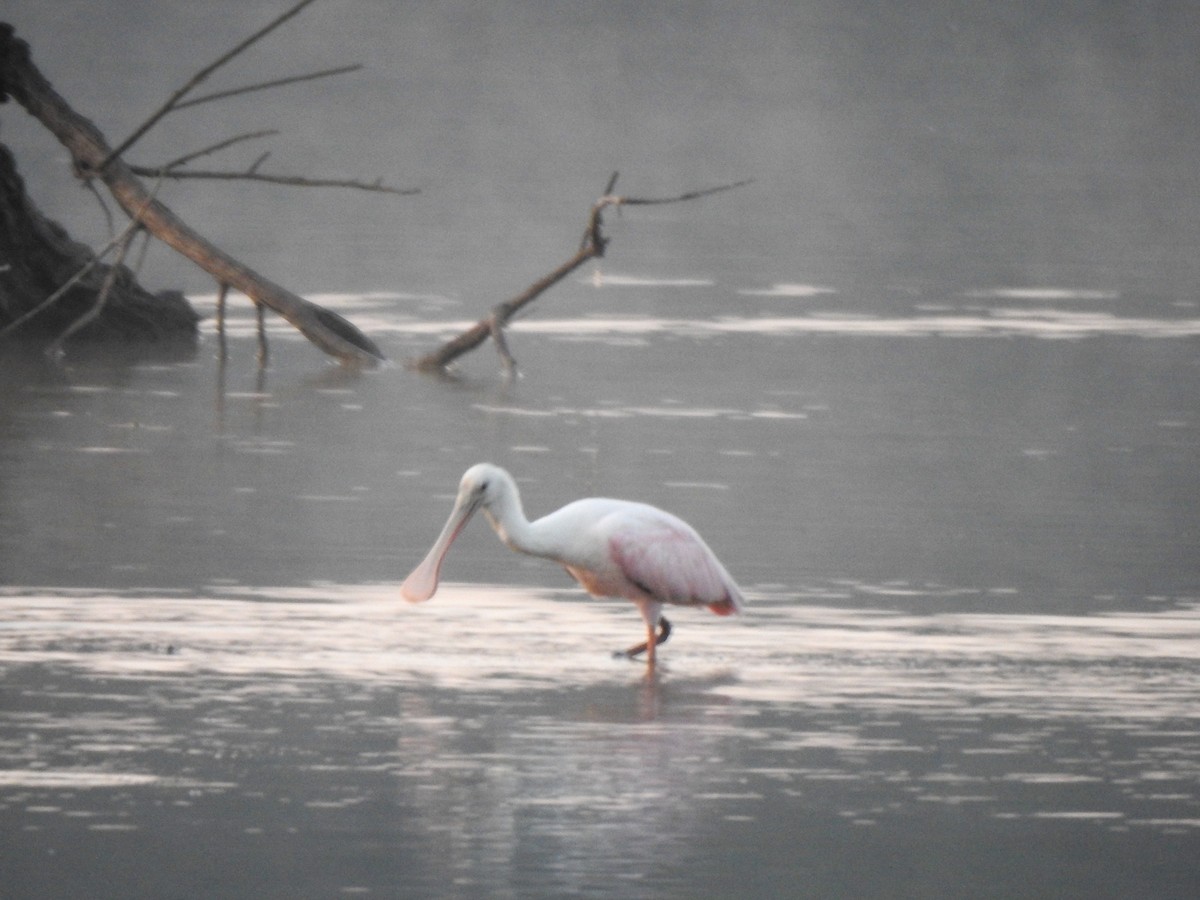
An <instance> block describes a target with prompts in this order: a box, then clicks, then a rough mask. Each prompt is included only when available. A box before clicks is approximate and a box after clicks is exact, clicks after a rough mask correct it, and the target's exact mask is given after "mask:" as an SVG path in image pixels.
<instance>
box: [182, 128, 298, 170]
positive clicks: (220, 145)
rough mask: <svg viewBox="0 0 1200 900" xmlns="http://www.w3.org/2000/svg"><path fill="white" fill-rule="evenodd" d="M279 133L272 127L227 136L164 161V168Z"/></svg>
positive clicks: (183, 164) (183, 163)
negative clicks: (184, 154)
mask: <svg viewBox="0 0 1200 900" xmlns="http://www.w3.org/2000/svg"><path fill="white" fill-rule="evenodd" d="M277 134H279V132H278V131H276V130H275V129H273V128H270V129H267V130H265V131H248V132H246V133H245V134H238V135H234V136H233V137H231V138H226V139H225V140H223V141H218V142H217V143H215V144H211V145H209V146H207V147H202V148H201V149H199V150H196V151H193V152H192V153H189V154H187V155H186V156H181V157H179V158H178V159H173V160H171V161H170V162H169V163H164V164H163V166H162V168H164V169H175V168H178V167H179V166H186V165H187V164H188V163H190V162H191V161H192V160H193V159H199V158H200V157H201V156H209V155H210V154H213V153H216V152H217V151H218V150H224V149H225V148H226V147H232V146H233V145H234V144H240V143H242V142H243V141H255V140H258V139H259V138H265V137H275V136H276V135H277Z"/></svg>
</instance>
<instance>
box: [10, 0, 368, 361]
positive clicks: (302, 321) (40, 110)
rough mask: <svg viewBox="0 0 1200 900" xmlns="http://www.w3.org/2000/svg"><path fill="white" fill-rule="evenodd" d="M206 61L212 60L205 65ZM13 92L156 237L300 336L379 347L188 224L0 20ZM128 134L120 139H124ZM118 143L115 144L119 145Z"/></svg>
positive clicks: (331, 345)
mask: <svg viewBox="0 0 1200 900" xmlns="http://www.w3.org/2000/svg"><path fill="white" fill-rule="evenodd" d="M210 68H211V67H210ZM8 97H11V98H13V99H15V100H16V101H17V102H18V103H20V104H21V106H23V107H24V108H25V110H26V111H27V112H29V114H30V115H32V116H33V117H34V118H36V119H37V120H38V121H39V122H41V123H42V125H44V126H45V127H46V128H47V129H48V130H49V131H50V132H51V133H52V134H53V135H54V136H55V137H56V138H57V139H58V140H59V141H60V142H61V143H62V144H63V146H64V147H66V148H67V150H68V151H69V152H70V153H71V159H72V162H73V164H74V167H75V171H76V173H77V174H78V175H79V176H80V177H82V178H85V179H99V180H100V181H101V182H102V183H103V184H104V185H105V186H106V187H107V188H108V190H109V192H110V193H111V194H112V196H113V197H114V198H115V199H116V201H117V203H118V204H120V206H121V208H122V209H123V210H124V211H125V213H126V214H127V215H128V216H130V218H131V219H135V220H136V221H137V222H139V223H140V225H141V227H142V228H143V229H145V230H146V231H147V232H149V233H150V234H151V235H153V236H154V237H155V238H157V239H158V240H160V241H162V242H163V243H165V244H167V245H168V246H169V247H171V248H173V249H174V250H176V251H178V252H179V253H180V254H182V255H183V256H185V257H186V258H188V259H190V260H191V261H192V262H194V263H195V264H196V265H198V266H199V267H200V268H202V269H204V270H205V271H206V272H208V273H210V274H211V275H212V276H213V277H214V278H215V279H216V280H217V282H218V284H222V285H228V286H229V287H232V288H234V289H236V290H238V291H241V292H242V293H244V294H245V295H246V296H248V297H250V299H251V300H253V301H254V302H255V303H256V304H261V305H262V306H266V307H267V308H269V309H271V310H273V311H274V312H276V313H278V314H279V315H281V316H282V317H283V318H284V319H286V320H287V321H288V322H289V323H291V324H292V325H293V326H294V327H295V328H296V329H297V330H298V331H300V332H301V333H302V334H303V335H304V336H305V337H307V338H308V339H309V340H310V341H312V342H313V343H314V344H316V345H317V346H318V347H319V348H321V349H322V350H324V351H325V352H326V353H328V354H330V355H331V356H334V357H336V358H337V359H338V360H340V361H341V362H343V363H345V364H350V365H364V364H367V365H369V364H372V363H374V362H376V361H378V360H380V359H382V358H383V355H382V354H381V353H380V351H379V348H378V347H376V346H375V344H374V343H373V342H372V341H371V340H370V339H369V338H367V337H366V336H365V335H363V334H362V333H361V332H360V331H359V330H358V329H357V328H355V327H354V326H353V325H352V324H350V322H348V321H346V320H345V319H344V318H342V317H341V316H339V315H338V314H336V313H334V312H331V311H329V310H326V309H324V308H322V307H320V306H318V305H316V304H315V303H311V302H309V301H307V300H305V299H304V298H302V297H299V296H297V295H296V294H293V293H292V292H291V291H288V290H286V289H285V288H283V287H281V286H279V285H277V284H275V283H274V282H272V281H270V280H268V279H267V278H265V277H263V276H262V275H260V274H259V273H257V272H255V271H254V270H252V269H251V268H249V267H248V266H246V265H244V264H242V263H241V262H239V261H238V260H237V259H235V258H234V257H232V256H230V255H229V254H228V253H225V252H224V251H222V250H220V249H218V248H217V247H215V246H214V245H213V244H212V243H210V242H209V241H208V240H207V239H205V238H204V237H202V236H201V235H199V234H198V233H197V232H195V231H193V230H192V229H191V228H190V227H189V226H188V225H187V224H186V223H185V222H184V221H183V220H182V219H180V218H179V217H178V216H177V215H176V214H175V213H174V212H173V211H172V210H170V209H169V208H168V207H167V206H166V205H165V204H163V203H162V202H161V201H159V200H157V199H155V198H154V197H153V196H152V195H151V192H150V191H148V190H147V189H146V187H145V186H144V185H143V183H142V182H141V180H140V179H139V178H138V177H137V175H136V174H134V172H133V171H132V170H131V169H130V167H129V166H127V165H126V164H125V162H124V161H123V160H122V159H121V158H120V156H119V154H118V153H116V152H115V151H114V150H113V149H112V148H111V147H109V145H108V144H107V142H106V141H105V138H104V136H103V135H102V134H101V133H100V131H99V129H98V128H96V126H95V125H93V124H92V123H91V122H90V121H89V120H87V119H86V118H84V117H83V116H81V115H79V114H78V113H76V112H75V111H74V110H73V109H72V108H71V107H70V106H69V105H68V104H67V102H66V101H65V100H64V99H63V98H62V97H61V96H59V94H58V93H57V92H56V91H55V90H54V88H53V87H52V86H51V85H50V83H49V82H48V81H47V80H46V79H45V77H43V76H42V74H41V72H40V71H38V69H37V67H36V66H35V65H34V64H33V61H32V59H31V56H30V52H29V47H28V45H27V44H26V43H25V42H24V41H21V40H18V39H16V38H15V37H14V35H13V29H12V26H10V25H7V24H4V23H0V98H2V99H7V98H8ZM130 143H131V141H130V140H126V141H125V142H124V145H123V146H128V145H129V144H130ZM118 149H120V148H118Z"/></svg>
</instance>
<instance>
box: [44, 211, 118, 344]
mask: <svg viewBox="0 0 1200 900" xmlns="http://www.w3.org/2000/svg"><path fill="white" fill-rule="evenodd" d="M131 224H133V225H134V226H135V227H134V228H126V229H125V232H124V233H123V234H122V235H121V240H120V244H119V246H118V248H117V258H116V259H115V260H113V262H112V265H110V266H109V267H108V272H106V273H105V275H104V283H103V284H101V286H100V292H99V293H98V294H97V295H96V302H95V303H93V304H92V305H91V307H90V308H89V309H88V310H87V311H86V312H84V313H83V315H81V316H80V317H79V318H78V319H76V320H75V321H74V322H72V323H71V324H70V325H68V326H67V327H66V329H64V331H63V333H62V334H60V335H59V336H58V337H57V338H55V339H54V341H53V342H52V343H51V344H50V345H49V346H48V347H47V348H46V355H47V356H50V357H57V356H59V355H61V353H62V346H63V344H65V343H66V342H67V338H69V337H70V336H71V335H73V334H75V332H77V331H79V330H80V329H82V328H84V327H86V326H88V325H90V324H91V323H92V322H94V321H96V319H98V318H99V317H100V313H102V312H104V307H105V305H106V304H107V303H108V295H109V294H110V293H112V289H113V286H114V285H115V284H116V283H117V276H118V275H119V274H120V271H121V266H122V265H123V264H124V262H125V254H126V253H128V252H129V245H130V244H132V243H133V236H134V234H135V232H137V230H138V229H139V228H140V227H141V224H140V223H139V222H137V221H134V222H133V223H131Z"/></svg>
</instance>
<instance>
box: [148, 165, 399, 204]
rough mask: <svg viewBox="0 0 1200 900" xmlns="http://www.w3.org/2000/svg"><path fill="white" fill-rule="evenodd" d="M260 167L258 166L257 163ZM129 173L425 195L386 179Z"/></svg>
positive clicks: (173, 171)
mask: <svg viewBox="0 0 1200 900" xmlns="http://www.w3.org/2000/svg"><path fill="white" fill-rule="evenodd" d="M255 165H256V166H257V165H258V163H255ZM129 171H131V172H133V174H134V175H142V176H146V177H151V176H155V175H158V174H160V173H161V174H162V176H163V177H164V178H172V179H175V180H177V181H182V180H184V179H188V178H197V179H207V180H210V181H212V180H215V181H265V182H267V183H269V184H286V185H288V186H290V187H336V188H354V189H355V190H359V191H374V192H376V193H380V194H399V195H400V196H402V197H406V196H410V195H412V194H419V193H421V190H420V188H395V187H389V186H388V185H386V184H384V183H383V180H382V179H379V178H376V179H375V180H374V181H357V180H355V179H350V178H346V179H343V178H306V177H304V176H302V175H263V174H260V173H258V172H255V171H253V169H248V170H246V171H244V172H222V171H204V170H200V169H168V170H165V171H164V170H162V169H155V168H150V167H148V166H130V167H129Z"/></svg>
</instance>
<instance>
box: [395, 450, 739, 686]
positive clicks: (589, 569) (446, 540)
mask: <svg viewBox="0 0 1200 900" xmlns="http://www.w3.org/2000/svg"><path fill="white" fill-rule="evenodd" d="M479 509H482V510H483V514H484V516H485V517H486V518H487V520H488V522H489V523H490V524H491V526H492V528H494V529H495V531H496V534H498V535H499V536H500V540H502V541H504V543H506V544H507V545H508V546H509V547H511V548H512V549H514V550H517V551H519V552H521V553H528V554H530V555H532V556H541V557H544V558H545V559H552V560H554V561H555V562H558V563H560V564H562V565H563V566H564V567H565V568H566V570H567V571H568V572H570V573H571V575H572V576H573V577H574V578H575V580H576V581H578V582H579V583H580V584H581V585H583V587H584V589H585V590H587V592H588V593H589V594H592V595H593V596H596V597H624V598H625V599H627V600H632V601H633V602H634V603H635V604H637V607H638V609H640V610H641V613H642V618H643V619H644V620H645V622H646V642H645V643H643V644H638V645H637V646H634V647H630V648H629V649H628V650H626V651H624V653H625V654H626V655H628V656H636V655H637V654H639V653H642V652H643V651H645V653H646V661H647V663H648V664H649V665H650V666H653V665H654V661H655V652H654V651H655V647H656V646H657V645H659V644H661V643H663V642H664V641H666V639H667V637H668V636H669V635H670V633H671V625H670V623H669V622H668V621H667V620H666V619H665V618H664V617H663V615H662V608H663V606H664V605H665V604H668V603H671V604H675V605H678V606H707V607H708V608H709V609H711V610H712V611H713V612H715V613H716V614H717V615H721V616H727V615H730V614H731V613H737V612H741V611H742V605H743V600H742V594H741V591H740V590H739V589H738V586H737V584H735V583H734V580H733V579H732V578H731V577H730V575H729V573H728V572H727V571H725V567H724V566H723V565H721V562H720V560H718V559H717V557H716V555H715V554H714V553H713V552H712V551H711V550H710V549H708V545H707V544H705V543H704V540H703V539H702V538H701V537H700V535H699V534H697V533H696V530H695V529H694V528H692V526H691V525H689V524H688V523H687V522H685V521H683V520H682V519H680V518H679V517H677V516H673V515H671V514H670V513H669V512H665V511H663V510H661V509H658V508H657V507H654V506H650V505H648V504H645V503H633V502H630V501H628V500H610V499H607V498H604V497H590V498H588V499H586V500H576V501H575V502H574V503H568V504H567V505H566V506H564V507H563V508H562V509H560V510H558V511H557V512H552V513H550V514H549V515H547V516H543V517H542V518H540V519H538V520H536V521H534V522H530V521H529V520H528V519H526V518H525V513H524V511H523V510H522V508H521V495H520V493H519V492H518V491H517V485H516V482H514V481H513V479H512V476H511V475H509V474H508V472H506V471H504V470H503V469H501V468H500V467H499V466H493V465H490V464H489V463H479V464H478V465H474V466H472V467H471V468H469V469H467V471H466V473H465V474H464V475H463V477H462V481H461V483H460V484H459V487H458V497H457V498H456V499H455V501H454V509H453V511H451V513H450V518H449V519H448V520H447V521H446V525H445V527H444V528H443V529H442V533H441V534H440V535H438V539H437V540H436V541H435V542H434V544H433V547H431V548H430V550H429V553H427V554H426V556H425V559H424V560H422V561H421V563H420V565H418V566H417V567H416V568H415V569H413V571H412V573H411V574H410V575H409V576H408V578H406V579H405V580H404V584H403V585H401V587H400V593H401V594H402V595H403V596H404V599H405V600H408V601H410V602H412V603H419V602H421V601H423V600H428V599H429V598H430V597H432V596H433V595H434V592H436V591H437V586H438V578H439V575H440V573H441V568H442V561H443V560H444V559H445V558H446V553H447V551H448V550H449V549H450V545H451V544H452V543H454V539H455V538H456V537H458V535H459V533H460V532H461V531H462V530H463V528H464V527H465V526H466V524H467V521H468V520H469V519H470V518H471V516H472V515H473V514H474V513H475V511H476V510H479Z"/></svg>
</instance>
